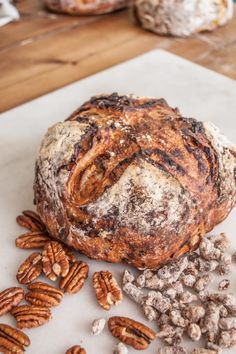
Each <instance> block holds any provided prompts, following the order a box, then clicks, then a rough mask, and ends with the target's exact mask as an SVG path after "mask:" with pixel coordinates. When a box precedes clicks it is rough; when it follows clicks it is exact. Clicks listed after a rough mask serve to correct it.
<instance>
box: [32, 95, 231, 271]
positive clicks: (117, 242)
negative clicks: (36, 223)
mask: <svg viewBox="0 0 236 354" xmlns="http://www.w3.org/2000/svg"><path fill="white" fill-rule="evenodd" d="M235 171H236V149H235V147H234V146H233V145H232V144H230V143H229V142H228V141H227V140H226V139H225V138H224V137H223V136H222V135H221V134H220V133H219V131H218V130H217V128H216V127H214V126H213V125H212V124H210V123H202V122H199V121H197V120H195V119H192V118H184V117H182V116H181V114H180V113H179V111H178V110H177V109H173V108H171V107H170V106H169V105H168V104H167V103H166V101H165V100H164V99H154V98H134V97H133V96H119V95H117V94H111V95H101V96H96V97H92V98H91V99H90V100H89V101H88V102H86V103H85V104H83V105H82V106H81V107H80V108H79V109H78V110H77V111H75V112H74V113H73V114H72V115H71V116H70V117H69V118H68V119H67V120H66V121H65V122H62V123H57V124H55V125H54V126H53V127H51V128H50V129H49V130H48V132H47V134H46V135H45V137H44V139H43V141H42V144H41V148H40V151H39V154H38V157H37V161H36V177H35V184H34V190H35V203H36V205H37V210H38V212H39V214H40V216H41V218H42V220H43V221H44V222H45V224H46V227H47V229H48V231H49V233H50V234H51V235H52V237H54V238H56V239H59V240H60V241H62V242H64V243H66V244H67V245H70V246H72V247H73V248H75V249H77V250H79V251H81V252H82V253H84V254H86V255H87V256H89V257H91V258H95V259H99V260H105V261H109V262H128V263H131V264H133V265H134V266H135V267H138V268H156V267H157V266H159V265H160V264H162V263H164V262H166V261H168V260H169V259H170V258H173V257H177V256H179V255H181V254H183V253H185V252H187V251H189V250H193V249H195V248H196V247H197V245H198V244H199V241H200V239H201V238H202V237H203V236H204V235H205V233H206V232H208V231H210V230H211V229H212V228H213V227H214V226H215V225H216V224H218V223H219V222H221V221H222V220H223V219H224V218H225V217H226V216H227V215H228V213H229V212H230V210H231V209H232V208H233V206H234V205H235V203H236V185H235Z"/></svg>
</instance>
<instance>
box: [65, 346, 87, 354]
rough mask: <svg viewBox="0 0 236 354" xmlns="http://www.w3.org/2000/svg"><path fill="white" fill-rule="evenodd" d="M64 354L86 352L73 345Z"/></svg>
mask: <svg viewBox="0 0 236 354" xmlns="http://www.w3.org/2000/svg"><path fill="white" fill-rule="evenodd" d="M66 354H86V351H85V349H84V348H82V347H81V346H80V345H74V346H73V347H71V348H69V349H68V350H67V351H66Z"/></svg>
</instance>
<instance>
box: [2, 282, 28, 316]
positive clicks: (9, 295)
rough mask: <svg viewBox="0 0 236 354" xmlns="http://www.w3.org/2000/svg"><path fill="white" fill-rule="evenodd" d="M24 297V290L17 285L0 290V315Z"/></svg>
mask: <svg viewBox="0 0 236 354" xmlns="http://www.w3.org/2000/svg"><path fill="white" fill-rule="evenodd" d="M23 298H24V290H23V289H22V288H19V287H12V288H7V289H5V290H3V291H2V292H0V316H2V315H4V314H5V313H7V312H9V311H11V309H12V308H13V307H15V306H17V305H18V304H19V303H20V302H21V300H22V299H23Z"/></svg>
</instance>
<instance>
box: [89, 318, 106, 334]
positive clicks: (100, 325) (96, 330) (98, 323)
mask: <svg viewBox="0 0 236 354" xmlns="http://www.w3.org/2000/svg"><path fill="white" fill-rule="evenodd" d="M105 324H106V320H105V318H97V319H96V320H94V321H93V323H92V334H94V335H95V336H97V335H98V334H100V333H102V331H103V330H104V327H105Z"/></svg>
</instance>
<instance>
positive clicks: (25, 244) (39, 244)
mask: <svg viewBox="0 0 236 354" xmlns="http://www.w3.org/2000/svg"><path fill="white" fill-rule="evenodd" d="M49 241H50V238H49V236H48V234H47V233H45V232H43V231H30V232H27V233H25V234H23V235H20V236H19V237H17V239H16V242H15V243H16V246H17V247H19V248H22V249H25V250H27V249H33V248H43V247H44V246H45V245H46V243H47V242H49Z"/></svg>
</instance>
